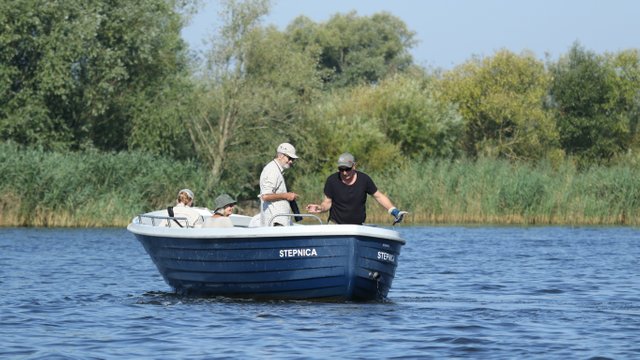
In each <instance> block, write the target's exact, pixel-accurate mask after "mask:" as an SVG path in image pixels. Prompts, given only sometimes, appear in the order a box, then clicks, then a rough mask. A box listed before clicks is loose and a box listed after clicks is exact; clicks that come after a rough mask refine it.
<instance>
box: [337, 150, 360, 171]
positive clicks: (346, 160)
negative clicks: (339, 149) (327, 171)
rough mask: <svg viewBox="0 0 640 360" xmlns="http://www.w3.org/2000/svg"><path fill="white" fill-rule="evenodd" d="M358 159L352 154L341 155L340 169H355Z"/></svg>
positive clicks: (339, 159) (339, 158)
mask: <svg viewBox="0 0 640 360" xmlns="http://www.w3.org/2000/svg"><path fill="white" fill-rule="evenodd" d="M355 163H356V159H355V158H354V157H353V155H351V154H350V153H344V154H341V155H340V156H339V157H338V167H348V168H350V167H353V165H355Z"/></svg>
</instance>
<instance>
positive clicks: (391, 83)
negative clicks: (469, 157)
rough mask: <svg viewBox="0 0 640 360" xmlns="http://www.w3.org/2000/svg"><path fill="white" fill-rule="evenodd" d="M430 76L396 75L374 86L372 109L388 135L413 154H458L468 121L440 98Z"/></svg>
mask: <svg viewBox="0 0 640 360" xmlns="http://www.w3.org/2000/svg"><path fill="white" fill-rule="evenodd" d="M436 91H437V90H436V89H435V86H434V84H433V81H432V80H431V79H430V78H426V77H422V78H421V77H418V76H415V75H414V76H395V77H392V78H389V79H387V80H384V81H382V82H381V83H380V84H379V86H376V87H375V88H373V89H372V91H371V92H372V94H371V97H372V99H373V103H372V104H371V105H372V106H371V110H372V111H373V113H374V117H375V118H376V119H378V120H379V124H380V126H381V128H382V130H383V131H384V133H385V134H386V135H387V137H388V138H389V139H390V140H391V141H392V142H393V143H395V144H397V145H398V146H399V147H400V149H401V150H402V154H403V155H404V156H408V157H413V158H423V159H426V158H448V159H451V158H455V157H457V156H458V155H459V153H460V141H461V138H462V134H463V129H464V128H463V127H464V122H463V120H462V117H461V116H460V115H459V114H458V112H457V111H456V109H455V107H454V106H453V105H451V104H450V103H442V102H440V101H438V100H437V97H436Z"/></svg>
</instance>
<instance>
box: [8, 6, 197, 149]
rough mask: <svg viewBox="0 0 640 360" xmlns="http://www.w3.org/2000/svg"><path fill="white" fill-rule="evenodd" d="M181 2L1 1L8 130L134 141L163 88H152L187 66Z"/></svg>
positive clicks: (89, 141)
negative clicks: (137, 121) (136, 124)
mask: <svg viewBox="0 0 640 360" xmlns="http://www.w3.org/2000/svg"><path fill="white" fill-rule="evenodd" d="M178 3H180V4H183V3H184V1H179V0H175V1H172V0H141V1H137V2H129V1H121V0H116V1H109V2H99V1H81V0H69V1H46V0H9V1H4V2H2V3H0V29H3V30H2V32H0V138H2V139H3V140H13V141H16V142H18V143H20V144H25V145H39V146H42V147H44V148H51V149H65V148H70V149H83V148H90V147H97V148H100V149H104V150H123V149H127V148H128V141H129V134H130V132H131V131H132V122H133V119H134V118H135V116H136V115H138V114H139V112H137V110H140V109H143V108H144V107H145V106H146V105H148V104H149V103H154V102H155V101H157V99H158V98H157V97H156V94H157V93H159V92H161V90H153V89H152V88H162V87H164V86H165V84H166V82H167V80H168V79H171V78H172V77H174V76H176V74H177V73H180V72H184V71H186V70H187V68H186V56H185V55H186V53H185V50H186V46H185V44H184V42H183V41H182V39H181V37H180V30H181V28H182V21H183V20H182V17H181V15H180V14H179V13H177V12H176V11H175V10H176V6H177V5H178ZM150 120H151V121H152V120H153V119H150Z"/></svg>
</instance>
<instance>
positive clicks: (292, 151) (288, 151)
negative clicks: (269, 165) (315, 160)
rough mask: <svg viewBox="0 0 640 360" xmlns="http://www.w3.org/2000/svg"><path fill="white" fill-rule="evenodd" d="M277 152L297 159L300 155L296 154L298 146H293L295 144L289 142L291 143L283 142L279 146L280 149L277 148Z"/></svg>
mask: <svg viewBox="0 0 640 360" xmlns="http://www.w3.org/2000/svg"><path fill="white" fill-rule="evenodd" d="M276 152H279V153H281V154H285V155H287V156H288V157H290V158H292V159H297V158H298V155H296V148H294V147H293V145H291V144H289V143H282V144H280V145H279V146H278V149H277V150H276Z"/></svg>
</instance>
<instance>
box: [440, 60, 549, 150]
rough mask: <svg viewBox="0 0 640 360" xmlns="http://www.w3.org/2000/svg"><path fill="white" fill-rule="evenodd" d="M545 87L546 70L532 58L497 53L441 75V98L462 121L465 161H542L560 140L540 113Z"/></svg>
mask: <svg viewBox="0 0 640 360" xmlns="http://www.w3.org/2000/svg"><path fill="white" fill-rule="evenodd" d="M548 84H549V76H548V73H547V72H546V70H545V68H544V64H543V63H541V62H540V61H538V60H537V59H535V57H534V56H533V55H532V54H528V53H524V54H522V55H516V54H514V53H512V52H509V51H507V50H501V51H498V52H496V53H495V54H494V55H493V56H492V57H487V58H484V59H472V60H470V61H468V62H467V63H465V64H462V65H460V66H458V67H456V68H455V69H453V70H451V71H449V72H446V73H444V75H443V77H442V79H441V82H440V86H441V93H440V94H441V97H442V99H443V101H445V102H452V103H454V104H456V105H457V106H458V109H459V111H460V114H461V115H462V117H463V118H464V120H465V139H464V149H465V151H466V153H467V155H469V156H471V157H475V156H478V155H486V156H492V157H504V158H508V159H523V160H527V159H540V158H542V157H543V156H545V155H546V154H547V152H548V151H549V150H551V149H553V148H554V147H555V146H556V143H557V138H558V134H557V131H556V128H555V124H554V123H553V120H552V118H551V117H550V115H549V113H548V112H547V111H545V109H544V100H545V96H546V94H547V89H548Z"/></svg>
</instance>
